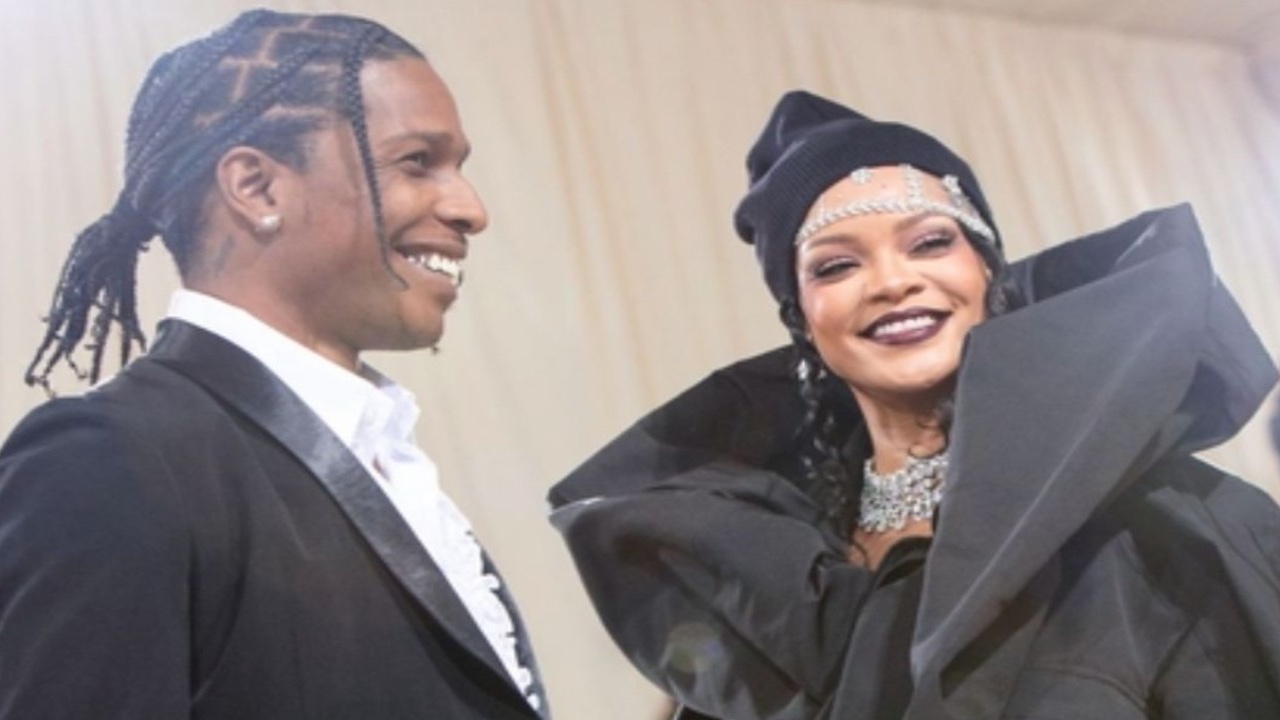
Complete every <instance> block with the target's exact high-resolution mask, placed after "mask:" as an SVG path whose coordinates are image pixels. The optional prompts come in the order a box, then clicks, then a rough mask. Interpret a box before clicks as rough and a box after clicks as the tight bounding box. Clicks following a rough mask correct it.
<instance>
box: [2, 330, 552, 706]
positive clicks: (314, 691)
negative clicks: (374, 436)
mask: <svg viewBox="0 0 1280 720" xmlns="http://www.w3.org/2000/svg"><path fill="white" fill-rule="evenodd" d="M504 600H506V601H507V603H508V606H509V607H510V608H511V610H512V613H513V615H514V614H515V609H514V606H512V605H511V603H510V601H509V598H506V597H504ZM516 623H517V628H518V630H519V632H518V634H519V636H520V637H519V639H520V647H521V648H523V649H525V650H527V649H528V647H529V645H528V637H527V636H526V635H525V633H524V630H523V626H522V625H521V624H520V621H519V618H518V616H517V617H516ZM526 655H527V653H526ZM524 659H525V661H526V664H527V665H528V666H529V667H531V669H533V670H534V672H535V673H536V668H533V661H532V657H531V656H528V655H527V656H526V657H525V658H524ZM538 689H539V692H540V693H541V687H539V688H538ZM544 700H545V696H544ZM89 717H95V718H157V719H159V718H188V717H190V718H201V719H208V720H215V719H222V718H226V719H227V720H256V719H258V718H261V719H263V720H266V719H267V718H271V719H273V720H277V719H282V718H288V719H289V720H301V719H303V718H335V719H336V718H352V719H357V718H358V719H362V720H363V719H366V718H378V719H379V720H382V719H394V718H498V719H503V718H521V719H528V718H538V717H539V713H537V712H535V711H534V710H532V709H531V708H530V707H529V705H528V704H527V703H526V702H525V700H524V699H523V698H522V697H521V695H520V693H519V691H518V690H517V689H516V688H515V686H514V685H513V684H512V683H511V681H510V679H509V678H508V675H507V673H506V672H505V671H504V670H503V668H502V665H501V663H500V661H499V660H498V658H497V656H496V655H495V653H494V652H493V650H492V649H491V648H490V646H489V645H488V643H487V642H486V640H485V638H484V637H483V635H482V633H481V631H480V629H479V628H478V627H477V626H476V625H475V623H474V622H473V621H472V619H471V617H470V615H469V614H468V612H467V610H466V608H465V607H464V606H463V605H462V603H461V601H460V600H459V598H458V597H457V596H456V595H455V594H454V592H453V590H452V588H451V587H450V586H449V584H448V582H447V580H446V579H445V577H444V576H443V574H442V573H441V571H440V570H439V568H438V567H437V566H436V565H435V563H434V562H433V561H432V559H431V557H430V556H429V555H428V554H427V552H426V551H425V550H424V549H423V547H422V546H421V544H420V543H419V542H418V541H417V539H416V538H415V536H414V535H413V533H412V531H411V530H410V529H409V527H408V526H407V525H406V524H405V522H404V521H403V519H402V518H401V517H400V515H399V514H398V513H397V512H396V510H395V509H394V507H393V506H392V505H391V504H390V501H389V500H388V499H387V497H386V496H385V495H384V494H383V492H382V491H381V489H379V488H378V487H377V485H376V484H375V481H374V480H373V478H371V477H369V475H368V474H367V473H366V471H365V470H364V468H363V467H362V466H361V465H360V463H359V461H358V460H356V458H355V457H354V456H353V455H352V454H351V453H350V452H349V451H348V450H347V448H346V447H345V446H344V445H343V443H342V442H341V441H340V440H339V439H338V438H337V437H335V436H334V435H333V434H332V433H331V432H330V431H329V430H328V428H327V427H326V426H325V425H324V424H323V423H322V422H321V421H320V419H319V418H318V417H316V416H315V415H314V414H313V413H312V412H311V411H310V410H309V409H308V408H307V407H306V406H305V405H304V404H303V403H302V402H301V401H300V400H299V399H298V398H297V397H296V396H295V395H293V394H292V392H290V390H289V389H288V388H287V387H286V386H285V385H284V384H283V383H281V382H280V381H279V380H278V379H277V378H276V377H275V376H274V375H272V374H271V373H270V372H269V371H268V370H267V369H266V368H265V367H264V366H263V365H261V364H260V363H259V362H257V361H256V360H255V359H254V358H253V357H251V356H250V355H248V354H247V353H245V352H243V351H242V350H240V349H239V348H237V347H236V346H235V345H233V344H231V343H228V342H226V341H225V340H223V339H222V338H219V337H217V336H216V335H213V334H211V333H208V332H205V331H203V330H200V329H198V328H196V327H193V326H191V325H188V324H185V323H182V322H178V321H166V322H165V323H164V324H163V325H162V328H161V331H160V335H159V337H158V339H157V341H156V343H155V346H154V348H153V349H152V351H151V352H150V353H148V354H147V355H146V356H144V357H142V358H140V359H138V360H137V361H135V362H134V363H132V364H131V365H130V366H129V367H128V368H127V369H125V370H124V371H123V372H122V373H121V374H120V375H118V376H117V377H116V378H114V379H112V380H111V381H109V382H107V383H105V384H104V385H102V386H100V387H98V388H95V389H94V390H92V391H90V392H88V393H87V394H86V395H85V396H83V397H76V398H67V399H58V400H54V401H51V402H49V403H46V404H45V405H43V406H41V407H40V408H37V409H36V410H35V411H33V412H32V413H31V414H30V415H29V416H28V417H27V418H25V419H24V420H23V422H22V423H20V424H19V426H18V427H17V428H16V429H15V430H14V432H13V434H12V435H11V436H10V438H9V440H8V441H7V442H6V444H5V445H4V447H3V449H2V450H0V718H3V720H35V719H37V718H38V719H39V720H55V719H58V718H76V719H77V720H79V719H83V718H89ZM542 717H543V718H546V717H549V715H547V714H546V712H545V710H544V711H543V713H542Z"/></svg>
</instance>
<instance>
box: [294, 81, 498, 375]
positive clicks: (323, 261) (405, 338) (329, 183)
mask: <svg viewBox="0 0 1280 720" xmlns="http://www.w3.org/2000/svg"><path fill="white" fill-rule="evenodd" d="M361 85H362V90H363V93H364V99H365V108H366V122H367V127H368V135H369V146H370V149H371V152H372V161H373V167H374V173H375V175H376V177H377V183H378V192H379V196H380V198H381V200H382V210H383V219H384V223H385V228H386V235H387V239H388V242H389V245H390V252H389V253H388V262H389V264H390V270H391V272H388V268H387V267H386V264H384V260H383V257H382V253H381V249H380V247H379V244H378V236H377V231H376V226H375V223H374V219H373V213H372V205H371V202H370V198H369V191H368V184H367V182H366V181H365V176H364V171H363V169H362V166H361V163H360V156H359V152H358V149H357V146H356V143H355V140H354V138H353V136H352V132H351V128H350V126H348V125H347V124H345V123H334V125H333V126H331V127H329V128H326V129H322V130H320V131H318V132H317V133H315V135H314V136H313V139H312V140H313V141H312V144H311V147H310V150H309V153H308V162H307V166H306V169H305V170H304V171H302V172H301V173H300V177H299V179H298V182H296V183H294V184H293V185H292V187H293V188H294V192H293V194H294V198H293V200H294V202H293V204H292V206H291V208H290V209H289V210H287V211H286V214H285V218H284V220H285V225H284V236H282V237H280V238H279V239H278V240H279V241H280V242H286V241H288V242H290V246H289V247H288V248H282V250H285V252H284V253H282V254H280V255H276V256H275V258H276V265H277V269H276V271H275V275H274V278H273V282H272V283H271V284H272V285H273V286H275V288H276V293H277V298H276V300H277V302H278V305H280V306H282V307H283V308H285V312H288V313H290V314H291V315H292V317H290V318H288V319H287V320H286V322H285V324H286V326H287V327H288V328H289V329H290V330H292V332H291V334H292V335H294V336H295V338H297V339H299V340H300V341H302V342H303V343H304V344H306V345H308V346H310V347H312V348H314V349H316V350H317V351H319V352H321V353H322V354H324V355H326V356H328V357H330V358H332V359H335V360H337V361H339V362H341V363H343V364H350V363H351V362H353V361H354V359H355V357H356V356H357V355H358V354H359V353H360V352H361V351H363V350H371V349H377V350H405V349H411V348H419V347H426V346H430V345H434V344H435V343H436V342H437V341H438V340H439V338H440V335H441V333H442V332H443V329H444V313H445V311H446V310H447V309H448V308H449V306H450V305H451V304H452V303H453V301H454V300H455V298H456V297H457V280H458V278H457V277H456V276H453V275H454V271H455V270H457V269H458V268H460V265H461V262H462V260H463V258H464V257H465V256H466V254H467V242H468V235H470V234H473V233H478V232H480V231H481V230H483V229H484V227H485V225H486V224H487V223H488V216H487V215H486V212H485V208H484V205H483V204H482V203H481V201H480V198H479V196H478V195H477V194H476V191H475V189H474V188H473V187H472V186H471V184H470V182H468V180H467V179H466V178H465V177H464V176H463V174H462V163H463V161H464V160H465V159H466V157H467V154H468V152H469V150H470V147H469V145H468V143H467V139H466V136H465V135H464V133H463V131H462V125H461V122H460V120H459V118H458V112H457V109H456V107H455V105H454V101H453V97H452V95H451V94H450V93H449V89H448V88H447V87H446V86H445V84H444V82H443V81H442V80H441V79H440V77H439V76H438V75H437V74H436V73H435V71H434V70H432V68H431V67H430V66H429V65H428V64H427V63H426V62H424V61H422V60H420V59H417V58H403V59H397V60H390V61H376V62H370V63H368V64H366V66H365V67H364V69H363V70H362V72H361ZM393 273H394V275H393Z"/></svg>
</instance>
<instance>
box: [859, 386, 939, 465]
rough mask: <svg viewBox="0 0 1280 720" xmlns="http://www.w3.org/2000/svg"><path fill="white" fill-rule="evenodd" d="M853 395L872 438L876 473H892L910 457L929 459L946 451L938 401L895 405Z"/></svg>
mask: <svg viewBox="0 0 1280 720" xmlns="http://www.w3.org/2000/svg"><path fill="white" fill-rule="evenodd" d="M855 395H856V397H857V399H858V407H859V409H860V410H861V411H862V416H863V418H864V419H865V420H866V423H867V431H868V433H869V434H870V436H871V447H872V458H873V461H872V462H873V466H874V467H875V470H876V472H878V473H891V472H895V471H897V470H901V469H902V468H903V467H904V466H905V465H906V464H907V460H908V459H909V458H911V457H929V456H931V455H936V454H938V453H940V452H942V451H943V450H945V449H946V447H947V434H946V431H945V429H944V428H943V427H942V426H941V425H940V423H939V418H938V413H937V410H938V405H939V401H929V402H916V403H901V404H894V403H885V402H880V401H877V400H876V399H874V398H870V397H867V396H864V395H861V394H857V393H855Z"/></svg>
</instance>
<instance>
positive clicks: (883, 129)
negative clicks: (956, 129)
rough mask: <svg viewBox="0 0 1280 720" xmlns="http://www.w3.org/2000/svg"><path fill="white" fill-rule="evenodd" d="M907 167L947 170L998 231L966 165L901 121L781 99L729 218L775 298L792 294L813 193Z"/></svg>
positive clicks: (811, 100)
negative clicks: (860, 171) (868, 171)
mask: <svg viewBox="0 0 1280 720" xmlns="http://www.w3.org/2000/svg"><path fill="white" fill-rule="evenodd" d="M902 164H906V165H911V166H914V167H916V168H919V169H920V170H923V171H924V172H927V173H929V174H931V175H935V176H937V177H939V178H941V177H943V176H945V175H954V176H955V177H956V178H957V179H958V180H959V181H960V188H961V189H962V190H963V191H964V194H965V195H966V196H967V197H968V198H969V201H970V202H971V203H972V204H973V207H974V209H975V210H977V211H978V214H979V215H981V216H982V219H983V221H985V222H986V224H987V225H988V226H990V227H991V228H992V230H993V232H995V246H994V248H988V249H986V250H987V251H986V252H983V253H982V255H983V257H984V258H988V262H990V259H989V256H990V253H992V252H994V253H995V254H997V255H998V254H999V253H1000V251H1001V248H1000V239H999V237H1000V236H999V233H998V232H996V231H995V223H994V222H992V219H991V210H990V208H989V207H987V200H986V198H985V197H983V195H982V188H981V187H979V186H978V179H977V178H976V177H974V175H973V171H972V170H970V169H969V165H968V164H967V163H965V161H964V160H961V159H960V157H959V156H958V155H956V154H955V153H953V152H951V150H949V149H948V148H947V146H945V145H943V144H942V143H940V142H938V140H937V139H935V138H934V137H932V136H930V135H928V134H926V133H923V132H921V131H919V130H916V129H915V128H913V127H909V126H907V125H901V124H899V123H889V122H876V121H875V120H871V119H869V118H867V117H864V116H862V115H859V114H858V113H856V112H854V111H853V110H850V109H849V108H847V107H844V106H843V105H839V104H837V103H834V102H831V101H830V100H827V99H826V98H822V97H819V96H817V95H814V94H812V93H808V92H804V91H803V90H794V91H792V92H789V93H787V94H785V95H783V96H782V99H781V100H779V101H778V104H777V106H776V107H775V108H774V109H773V115H772V116H770V117H769V122H768V123H767V124H766V125H765V127H764V132H762V133H761V134H760V139H758V140H756V144H755V145H753V146H752V147H751V152H750V153H748V154H747V175H748V180H749V182H750V189H748V190H747V195H746V197H744V198H743V199H742V202H741V203H739V204H738V209H737V211H736V212H735V213H734V216H733V223H734V227H735V228H736V229H737V231H738V236H739V237H741V238H742V239H743V240H745V241H746V242H748V243H752V244H754V245H755V246H756V257H757V258H758V259H759V260H760V266H761V267H762V268H763V270H764V281H765V283H766V284H767V285H768V286H769V291H770V292H772V293H773V296H774V297H775V298H777V300H778V301H782V300H783V299H785V298H795V297H796V294H797V288H796V278H795V246H794V242H795V237H796V232H797V231H798V230H799V229H800V223H801V222H803V221H804V218H805V216H806V215H807V214H808V212H809V208H810V207H811V206H812V205H813V203H814V201H815V200H817V199H818V196H819V195H821V194H822V193H823V191H825V190H826V189H827V188H829V187H831V185H832V184H833V183H835V182H836V181H837V180H839V179H840V178H841V177H843V176H844V175H846V174H848V173H849V172H850V171H852V170H855V169H857V168H860V167H875V166H878V165H902Z"/></svg>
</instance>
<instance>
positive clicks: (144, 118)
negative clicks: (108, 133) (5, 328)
mask: <svg viewBox="0 0 1280 720" xmlns="http://www.w3.org/2000/svg"><path fill="white" fill-rule="evenodd" d="M397 57H416V58H422V57H423V55H422V53H421V52H420V51H419V50H418V49H417V48H415V47H414V46H413V45H411V44H410V43H409V42H408V41H406V40H404V39H403V38H401V37H399V36H398V35H395V34H394V33H392V32H391V31H390V30H387V29H386V28H385V27H383V26H381V25H379V24H377V23H374V22H371V21H369V20H364V19H361V18H356V17H350V16H345V15H298V14H286V13H277V12H272V11H268V10H252V11H249V12H246V13H244V14H242V15H240V16H239V17H237V18H236V19H235V20H233V21H232V22H231V23H230V24H228V25H227V26H225V27H223V28H222V29H220V30H218V31H216V32H214V33H213V34H211V35H209V36H208V37H205V38H202V39H200V40H196V41H194V42H191V43H188V44H187V45H183V46H182V47H179V48H177V49H175V50H172V51H170V52H168V53H166V54H165V55H163V56H162V57H160V59H159V60H157V61H156V62H155V64H154V65H152V66H151V70H150V71H149V72H148V73H147V77H146V79H145V80H144V81H143V83H142V88H141V89H140V90H139V92H138V96H137V98H136V99H135V100H134V104H133V110H132V112H131V113H130V116H129V126H128V132H127V135H126V142H125V145H126V153H125V171H124V187H123V188H122V190H121V191H120V195H119V197H118V199H117V200H116V203H115V206H114V207H113V208H112V209H111V211H110V212H108V213H107V214H106V215H104V216H103V217H102V218H100V219H99V220H98V221H97V222H95V223H93V224H92V225H90V226H88V227H87V228H85V229H84V230H83V231H81V232H80V234H79V235H78V236H77V237H76V239H75V243H74V244H73V245H72V247H71V251H70V253H69V255H68V256H67V259H66V261H65V263H64V264H63V267H62V274H61V277H60V279H59V281H58V286H57V289H56V291H55V293H54V297H53V302H52V306H51V308H50V310H49V314H48V316H47V317H46V318H45V322H46V324H47V328H46V331H45V335H44V338H43V339H42V340H41V342H40V345H39V347H38V348H37V350H36V352H35V357H34V358H33V359H32V361H31V364H30V366H28V368H27V372H26V377H25V379H26V382H27V384H28V385H37V384H38V385H41V386H43V387H44V388H45V390H46V391H50V392H51V390H50V386H49V374H50V372H51V371H52V370H53V368H54V367H55V366H56V365H57V364H58V363H59V362H65V363H66V364H67V365H68V366H70V367H71V369H72V370H73V371H74V372H75V373H76V374H77V375H78V376H79V377H81V378H85V379H88V380H89V381H90V382H94V381H96V380H97V379H98V376H99V374H100V373H101V369H102V359H103V354H104V352H105V350H106V346H107V340H108V336H109V335H110V333H111V330H112V326H113V325H119V326H120V331H121V337H120V348H119V352H120V356H119V357H120V362H121V364H122V365H123V364H124V363H125V362H127V361H128V359H129V357H130V355H131V354H132V352H133V350H134V349H135V348H145V344H146V340H145V336H144V335H143V333H142V330H141V328H140V327H139V325H138V317H137V303H136V290H135V281H136V277H137V264H138V254H139V253H140V252H142V251H143V250H144V249H145V248H146V245H147V244H148V243H149V242H150V240H151V239H152V238H153V237H155V236H156V235H160V236H161V238H162V239H163V242H164V244H165V247H166V248H167V249H168V250H169V252H170V254H172V256H173V258H174V261H175V262H176V264H177V266H178V271H179V272H180V273H183V274H184V275H185V274H186V272H187V270H188V268H189V266H190V263H191V262H192V257H193V255H194V252H195V241H196V238H198V237H199V235H200V233H201V231H202V229H203V225H204V222H205V204H206V200H207V198H208V195H209V192H210V190H211V188H212V186H213V182H214V167H215V165H216V164H217V162H218V160H219V158H220V157H221V156H222V155H223V154H224V153H225V152H226V151H227V150H229V149H230V148H232V147H235V146H237V145H248V146H252V147H256V148H258V149H260V150H262V151H263V152H266V153H267V154H269V155H271V156H272V157H273V158H275V159H276V160H278V161H280V162H282V163H285V164H286V165H289V166H291V167H293V168H295V169H299V170H302V169H305V166H306V162H307V144H306V141H307V136H308V135H309V134H310V133H312V132H313V131H315V130H318V129H320V128H323V127H325V126H327V125H329V124H332V123H334V122H346V123H348V124H349V125H350V126H351V129H352V133H353V135H354V137H355V140H356V145H357V147H358V149H359V152H360V159H361V162H362V164H363V170H364V176H365V181H366V182H367V183H368V186H369V189H370V197H371V202H372V205H373V217H374V221H375V225H376V229H377V233H378V237H379V239H380V242H381V243H382V245H383V248H382V251H383V261H384V262H389V261H388V259H387V255H386V253H387V248H386V237H385V232H384V231H383V219H382V204H381V200H380V198H379V195H378V187H377V181H376V179H375V176H374V171H373V162H372V159H371V152H370V148H369V137H368V131H367V128H366V124H365V113H364V97H363V92H362V89H361V86H360V70H361V68H362V66H363V65H364V63H365V61H366V60H369V59H375V60H390V59H394V58H397ZM388 269H390V265H388ZM91 315H92V317H90V316H91ZM86 332H87V333H88V334H89V338H90V342H88V343H86V344H85V348H86V349H87V350H89V351H90V358H89V366H88V369H87V370H81V369H80V367H79V365H78V364H77V363H76V362H75V360H74V359H73V358H72V354H73V352H75V351H76V349H77V348H78V347H79V346H80V344H81V340H82V339H83V338H84V335H85V333H86Z"/></svg>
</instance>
